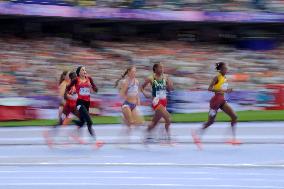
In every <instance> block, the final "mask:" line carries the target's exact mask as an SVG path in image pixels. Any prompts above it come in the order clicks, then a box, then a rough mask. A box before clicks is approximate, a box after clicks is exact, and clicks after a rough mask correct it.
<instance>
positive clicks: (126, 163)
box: [0, 162, 284, 168]
mask: <svg viewBox="0 0 284 189" xmlns="http://www.w3.org/2000/svg"><path fill="white" fill-rule="evenodd" d="M0 166H129V167H144V166H151V167H214V168H284V164H282V165H269V164H267V165H265V164H249V163H241V164H239V163H236V164H188V163H159V162H156V163H144V162H141V163H128V162H118V163H113V162H102V163H50V162H39V163H0Z"/></svg>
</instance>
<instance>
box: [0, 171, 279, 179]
mask: <svg viewBox="0 0 284 189" xmlns="http://www.w3.org/2000/svg"><path fill="white" fill-rule="evenodd" d="M1 173H5V174H9V173H12V174H13V175H14V174H15V173H16V174H22V173H39V174H42V173H58V174H60V173H74V174H77V173H86V174H91V173H113V174H135V175H137V174H138V175H143V174H147V175H208V174H209V175H211V174H212V172H205V171H203V172H201V171H192V172H190V171H186V172H184V171H170V172H164V171H158V172H157V171H155V172H153V171H151V172H145V171H142V170H139V171H116V170H109V171H105V170H98V171H90V170H72V171H71V170H70V171H68V170H46V171H44V170H34V171H33V170H0V174H1ZM214 175H228V176H229V175H238V176H272V177H283V175H284V171H283V174H281V173H279V174H275V173H273V174H270V173H254V172H248V173H246V172H241V173H238V172H235V171H234V172H223V173H220V172H214ZM1 177H3V176H2V175H1Z"/></svg>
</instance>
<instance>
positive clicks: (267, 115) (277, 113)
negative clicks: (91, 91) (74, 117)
mask: <svg viewBox="0 0 284 189" xmlns="http://www.w3.org/2000/svg"><path fill="white" fill-rule="evenodd" d="M237 115H238V120H239V121H240V122H249V121H284V110H271V111H240V112H237ZM207 116H208V113H190V114H172V122H174V123H192V122H204V121H206V120H207ZM150 119H151V117H148V116H147V117H146V120H150ZM229 120H230V119H229V117H228V116H227V115H226V114H224V113H223V112H219V113H218V116H217V121H221V122H224V121H229ZM56 122H57V120H42V119H40V120H27V121H4V122H0V126H47V125H48V126H49V125H55V124H56ZM93 122H94V124H117V123H121V118H120V117H115V116H94V117H93Z"/></svg>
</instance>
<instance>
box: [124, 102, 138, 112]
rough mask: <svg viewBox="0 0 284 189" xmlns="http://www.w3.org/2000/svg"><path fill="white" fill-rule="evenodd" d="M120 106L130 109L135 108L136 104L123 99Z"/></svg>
mask: <svg viewBox="0 0 284 189" xmlns="http://www.w3.org/2000/svg"><path fill="white" fill-rule="evenodd" d="M121 107H122V108H124V107H129V108H130V110H131V111H132V110H134V109H135V108H136V104H133V103H131V102H128V101H124V103H123V104H122V106H121Z"/></svg>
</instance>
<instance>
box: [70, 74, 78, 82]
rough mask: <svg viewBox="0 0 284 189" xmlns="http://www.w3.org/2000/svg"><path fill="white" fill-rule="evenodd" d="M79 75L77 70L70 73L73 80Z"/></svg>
mask: <svg viewBox="0 0 284 189" xmlns="http://www.w3.org/2000/svg"><path fill="white" fill-rule="evenodd" d="M76 77H77V74H76V73H75V72H70V73H69V78H70V79H71V81H72V80H73V79H75V78H76Z"/></svg>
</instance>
